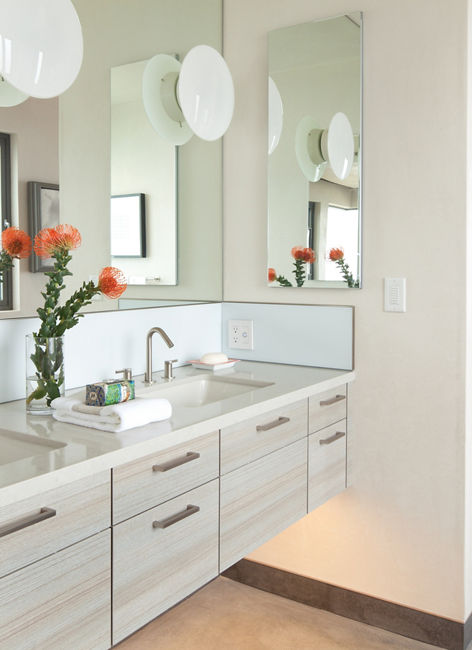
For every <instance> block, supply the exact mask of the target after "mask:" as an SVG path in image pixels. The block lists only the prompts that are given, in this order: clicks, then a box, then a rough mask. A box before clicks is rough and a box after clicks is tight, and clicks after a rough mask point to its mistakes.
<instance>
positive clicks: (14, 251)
mask: <svg viewBox="0 0 472 650" xmlns="http://www.w3.org/2000/svg"><path fill="white" fill-rule="evenodd" d="M32 247H33V244H32V242H31V237H30V236H29V235H27V234H26V233H25V231H24V230H20V229H19V228H15V227H11V228H6V229H5V230H4V231H3V232H2V248H3V250H4V251H5V252H6V253H8V255H10V257H16V258H17V259H24V258H25V257H28V256H29V255H30V254H31V249H32Z"/></svg>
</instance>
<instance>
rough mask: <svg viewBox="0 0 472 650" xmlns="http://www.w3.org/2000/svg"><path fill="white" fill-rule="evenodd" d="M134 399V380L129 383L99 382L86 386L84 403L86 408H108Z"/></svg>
mask: <svg viewBox="0 0 472 650" xmlns="http://www.w3.org/2000/svg"><path fill="white" fill-rule="evenodd" d="M131 399H134V379H132V380H131V381H126V380H122V381H112V382H107V381H101V382H98V383H96V384H87V386H86V388H85V403H86V404H87V406H109V405H110V404H120V403H121V402H127V401H129V400H131Z"/></svg>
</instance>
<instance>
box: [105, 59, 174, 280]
mask: <svg viewBox="0 0 472 650" xmlns="http://www.w3.org/2000/svg"><path fill="white" fill-rule="evenodd" d="M147 63H148V62H147V61H138V62H136V63H128V64H126V65H120V66H116V67H114V68H112V69H111V89H110V92H111V194H112V198H111V210H110V217H111V221H110V237H111V256H112V257H111V265H112V266H118V267H119V268H120V269H121V270H122V271H123V273H124V274H125V275H126V277H127V278H128V283H129V285H175V284H177V195H178V191H177V185H176V182H177V152H178V147H175V146H174V145H173V144H170V143H169V142H167V141H165V140H164V139H163V138H162V137H161V136H160V135H159V134H158V133H157V131H155V129H154V128H153V127H152V125H151V122H150V121H149V119H148V117H147V115H146V111H145V109H144V103H143V74H144V70H145V68H146V65H147Z"/></svg>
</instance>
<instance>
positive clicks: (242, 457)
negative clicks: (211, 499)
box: [221, 399, 308, 474]
mask: <svg viewBox="0 0 472 650" xmlns="http://www.w3.org/2000/svg"><path fill="white" fill-rule="evenodd" d="M307 424H308V402H307V400H306V399H305V400H301V401H300V402H295V403H294V404H289V405H288V406H284V407H282V408H280V409H276V410H274V411H269V412H268V413H263V414H262V415H259V416H257V417H255V418H251V419H250V420H246V421H245V422H240V423H239V424H235V425H232V426H230V427H224V428H223V429H221V474H226V473H228V472H231V471H232V470H234V469H237V468H238V467H241V466H242V465H245V464H246V463H249V462H250V461H253V460H256V459H257V458H261V457H262V456H265V455H266V454H270V453H271V452H273V451H276V450H277V449H280V448H281V447H285V446H286V445H289V444H290V443H292V442H295V441H296V440H299V439H300V438H303V437H304V436H306V435H307Z"/></svg>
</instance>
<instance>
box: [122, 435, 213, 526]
mask: <svg viewBox="0 0 472 650" xmlns="http://www.w3.org/2000/svg"><path fill="white" fill-rule="evenodd" d="M218 473H219V440H218V431H214V432H213V433H210V434H209V435H206V436H203V437H201V438H197V439H196V440H192V441H191V442H186V443H183V444H181V445H177V446H175V447H171V448H170V449H166V450H165V451H161V452H158V453H156V454H152V455H151V456H145V457H144V458H140V459H139V460H136V461H133V462H132V463H126V465H120V466H119V467H116V468H114V469H113V523H114V524H116V523H118V522H119V521H123V520H124V519H128V518H129V517H134V515H137V514H139V513H140V512H143V511H144V510H148V509H149V508H154V507H155V506H157V505H159V504H160V503H163V502H164V501H168V500H169V499H172V498H173V497H176V496H177V495H179V494H182V493H183V492H187V491H188V490H191V489H192V488H194V487H197V486H198V485H202V484H203V483H207V482H208V481H211V480H212V479H214V478H217V476H218Z"/></svg>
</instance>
